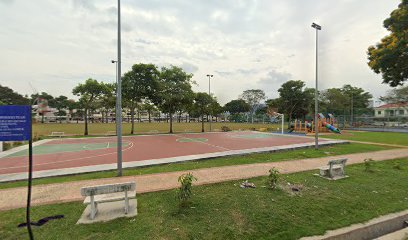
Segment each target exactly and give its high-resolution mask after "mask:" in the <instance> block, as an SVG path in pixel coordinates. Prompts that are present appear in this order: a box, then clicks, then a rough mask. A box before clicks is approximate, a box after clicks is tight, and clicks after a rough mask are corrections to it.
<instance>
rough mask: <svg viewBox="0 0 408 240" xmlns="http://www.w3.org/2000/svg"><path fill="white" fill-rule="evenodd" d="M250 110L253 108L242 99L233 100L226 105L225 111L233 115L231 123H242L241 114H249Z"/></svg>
mask: <svg viewBox="0 0 408 240" xmlns="http://www.w3.org/2000/svg"><path fill="white" fill-rule="evenodd" d="M250 109H251V106H249V104H248V103H246V102H245V101H244V100H242V99H237V100H231V101H230V102H228V103H226V104H225V105H224V110H225V111H226V112H229V113H230V114H231V116H230V117H229V119H230V121H235V122H239V121H240V118H241V117H240V114H242V113H246V112H249V110H250Z"/></svg>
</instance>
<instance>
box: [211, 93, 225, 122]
mask: <svg viewBox="0 0 408 240" xmlns="http://www.w3.org/2000/svg"><path fill="white" fill-rule="evenodd" d="M223 112H224V108H223V107H222V106H221V105H220V103H219V102H218V101H217V98H215V97H213V101H212V103H211V105H210V114H211V116H214V117H215V121H216V122H218V117H219V115H220V114H221V113H223Z"/></svg>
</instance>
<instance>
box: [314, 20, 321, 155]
mask: <svg viewBox="0 0 408 240" xmlns="http://www.w3.org/2000/svg"><path fill="white" fill-rule="evenodd" d="M312 28H314V29H316V88H315V112H314V127H315V149H316V150H317V149H319V126H318V122H319V119H318V117H317V114H318V113H319V101H318V99H319V96H318V95H319V92H318V60H319V58H318V55H319V54H318V46H319V45H318V32H319V30H322V27H321V26H320V25H318V24H316V23H312Z"/></svg>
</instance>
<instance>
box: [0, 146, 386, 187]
mask: <svg viewBox="0 0 408 240" xmlns="http://www.w3.org/2000/svg"><path fill="white" fill-rule="evenodd" d="M386 149H391V147H386V146H375V145H367V144H357V143H352V144H340V145H334V146H327V147H321V148H320V149H319V150H314V149H313V148H308V149H299V150H294V151H283V152H275V153H257V154H248V155H242V156H230V157H219V158H213V159H208V160H198V161H187V162H181V163H171V164H164V165H157V166H151V167H141V168H133V169H124V170H123V175H125V176H131V175H141V174H151V173H161V172H174V171H184V170H192V169H198V168H210V167H220V166H231V165H241V164H250V163H263V162H278V161H288V160H296V159H303V158H316V157H325V156H334V155H341V154H351V153H361V152H371V151H380V150H386ZM115 176H116V172H115V171H105V172H96V173H86V174H79V175H71V176H64V177H52V178H43V179H35V180H33V184H34V185H38V184H49V183H60V182H68V181H78V180H86V179H97V178H108V177H115ZM21 186H26V182H25V181H18V182H10V183H0V189H4V188H11V187H21Z"/></svg>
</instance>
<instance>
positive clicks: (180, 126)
mask: <svg viewBox="0 0 408 240" xmlns="http://www.w3.org/2000/svg"><path fill="white" fill-rule="evenodd" d="M115 126H116V125H115V123H90V124H89V126H88V127H89V135H104V134H106V133H107V132H108V131H115V129H116V128H115ZM222 126H228V127H229V128H230V129H231V130H238V129H251V128H255V129H259V128H273V129H276V128H277V127H279V125H277V124H262V123H254V124H251V123H220V122H217V123H215V122H214V123H212V129H213V130H214V129H221V127H222ZM130 128H131V124H130V123H123V134H125V135H126V134H130ZM149 131H158V132H160V133H168V132H169V123H164V122H162V123H146V122H143V123H135V133H136V134H141V133H148V132H149ZM173 131H174V132H185V131H188V132H200V131H201V123H177V122H175V123H173ZM205 131H209V124H208V123H206V124H205ZM51 132H65V134H69V135H79V136H82V135H83V134H84V124H83V123H79V124H76V123H69V124H67V123H62V124H60V123H47V124H41V123H36V124H34V125H33V135H34V136H48V135H50V134H51Z"/></svg>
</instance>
